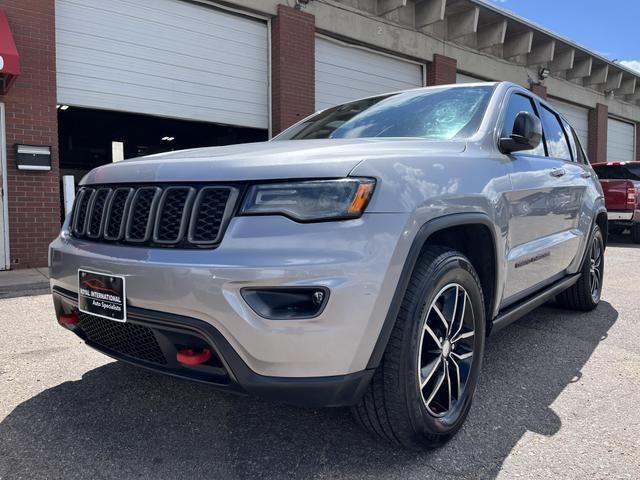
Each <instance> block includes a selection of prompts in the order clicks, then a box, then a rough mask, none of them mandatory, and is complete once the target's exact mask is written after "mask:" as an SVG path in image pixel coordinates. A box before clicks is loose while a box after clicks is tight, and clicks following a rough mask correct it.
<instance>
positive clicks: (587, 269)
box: [582, 225, 605, 307]
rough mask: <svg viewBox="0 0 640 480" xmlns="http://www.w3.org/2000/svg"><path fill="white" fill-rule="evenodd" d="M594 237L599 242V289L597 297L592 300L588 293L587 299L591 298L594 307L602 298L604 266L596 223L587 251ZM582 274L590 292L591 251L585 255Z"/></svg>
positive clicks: (599, 233)
mask: <svg viewBox="0 0 640 480" xmlns="http://www.w3.org/2000/svg"><path fill="white" fill-rule="evenodd" d="M595 239H597V240H598V242H599V243H600V250H601V252H602V253H601V255H602V259H601V260H600V290H599V291H598V299H597V300H594V299H593V297H592V296H591V294H589V299H590V300H591V303H592V304H593V306H594V307H595V306H597V305H598V304H599V303H600V300H601V298H602V287H603V284H604V268H605V264H604V237H603V236H602V230H600V227H598V226H597V225H596V227H595V228H594V229H593V235H592V236H591V241H590V242H589V247H588V248H589V252H590V249H591V248H592V244H593V241H594V240H595ZM582 275H583V276H584V277H585V278H586V279H587V283H588V286H589V293H591V283H590V282H591V253H588V255H586V257H585V262H584V266H583V271H582Z"/></svg>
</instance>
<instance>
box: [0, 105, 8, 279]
mask: <svg viewBox="0 0 640 480" xmlns="http://www.w3.org/2000/svg"><path fill="white" fill-rule="evenodd" d="M5 139H6V137H5V123H4V104H3V103H0V270H5V269H6V268H8V265H9V261H8V258H7V228H6V226H7V209H6V207H7V197H6V196H7V177H6V173H5V172H6V171H7V158H6V154H7V148H6V143H5Z"/></svg>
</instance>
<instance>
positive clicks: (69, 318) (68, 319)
mask: <svg viewBox="0 0 640 480" xmlns="http://www.w3.org/2000/svg"><path fill="white" fill-rule="evenodd" d="M79 321H80V319H79V318H78V314H77V313H75V312H72V313H63V314H62V315H60V316H59V317H58V322H59V323H60V325H64V326H65V327H69V326H71V325H77V323H78V322H79Z"/></svg>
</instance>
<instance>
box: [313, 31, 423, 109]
mask: <svg viewBox="0 0 640 480" xmlns="http://www.w3.org/2000/svg"><path fill="white" fill-rule="evenodd" d="M423 75H424V74H423V66H422V65H419V64H416V63H412V62H409V61H406V60H402V59H400V58H395V57H391V56H388V55H383V54H380V53H375V52H371V51H369V50H364V49H362V48H357V47H351V46H347V45H344V44H341V43H337V42H333V41H331V40H327V39H325V38H322V37H316V110H322V109H324V108H327V107H331V106H333V105H338V104H340V103H345V102H348V101H351V100H356V99H358V98H363V97H368V96H371V95H377V94H381V93H388V92H394V91H397V90H404V89H408V88H416V87H422V86H423V85H424V76H423Z"/></svg>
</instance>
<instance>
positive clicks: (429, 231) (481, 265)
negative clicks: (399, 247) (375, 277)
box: [367, 213, 499, 368]
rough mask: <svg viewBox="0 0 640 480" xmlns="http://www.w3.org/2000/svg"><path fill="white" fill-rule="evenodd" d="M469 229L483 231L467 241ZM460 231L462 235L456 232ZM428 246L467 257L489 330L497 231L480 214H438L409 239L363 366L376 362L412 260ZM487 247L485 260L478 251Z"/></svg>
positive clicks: (496, 290)
mask: <svg viewBox="0 0 640 480" xmlns="http://www.w3.org/2000/svg"><path fill="white" fill-rule="evenodd" d="M473 231H476V232H483V233H482V234H481V236H480V237H477V238H474V239H473V241H468V238H466V236H467V235H469V233H470V232H473ZM461 233H462V235H460V234H461ZM489 242H490V243H489ZM429 245H441V246H445V247H451V248H454V249H456V250H460V251H461V253H463V254H465V255H466V256H467V257H468V258H469V261H470V262H471V264H472V265H473V267H474V268H475V270H476V272H477V273H478V276H479V277H480V280H481V284H482V287H483V293H484V295H485V311H486V317H487V333H489V330H490V328H491V320H492V318H493V315H494V311H495V306H496V304H497V302H498V294H499V288H498V278H499V275H498V272H499V263H498V259H499V256H498V252H497V246H498V234H497V232H496V230H495V226H494V222H492V221H491V219H490V218H489V216H488V215H486V214H484V213H459V214H451V215H445V216H443V217H438V218H436V219H433V220H430V221H428V222H426V223H425V224H423V225H422V226H421V227H420V229H419V230H418V233H417V234H416V236H415V237H414V239H413V242H412V244H411V247H410V248H409V254H408V255H407V258H406V260H405V263H404V266H403V268H402V272H401V274H400V278H399V280H398V283H397V286H396V290H395V292H394V295H393V298H392V301H391V304H390V306H389V309H388V310H387V315H386V316H385V319H384V323H383V326H382V329H381V331H380V334H379V335H378V339H377V341H376V344H375V346H374V348H373V351H372V353H371V356H370V358H369V362H368V363H367V368H376V367H377V366H378V365H379V364H380V361H381V360H382V356H383V355H384V351H385V350H386V348H387V343H388V342H389V337H390V336H391V331H392V330H393V327H394V325H395V322H396V319H397V316H398V312H399V310H400V306H401V304H402V299H403V298H404V295H405V292H406V289H407V285H408V284H409V280H410V278H411V275H412V273H413V271H414V269H415V266H416V262H417V261H418V258H419V256H420V253H421V252H422V250H423V249H424V248H425V247H426V246H429ZM461 247H462V248H461ZM487 247H488V248H489V253H490V254H491V255H490V258H489V259H487V258H486V257H483V255H482V253H486V250H485V249H486V248H487ZM485 287H487V288H486V290H488V292H489V294H487V292H485Z"/></svg>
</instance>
